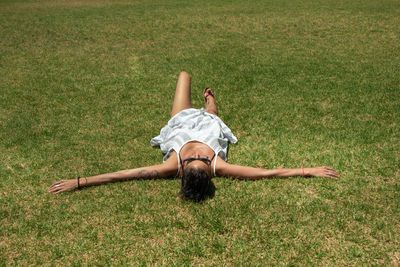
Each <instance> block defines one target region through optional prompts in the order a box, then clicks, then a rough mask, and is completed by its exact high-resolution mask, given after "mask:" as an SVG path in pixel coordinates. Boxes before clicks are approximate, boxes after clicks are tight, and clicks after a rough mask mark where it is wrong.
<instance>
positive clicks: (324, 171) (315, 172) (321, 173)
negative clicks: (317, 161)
mask: <svg viewBox="0 0 400 267" xmlns="http://www.w3.org/2000/svg"><path fill="white" fill-rule="evenodd" d="M304 169H305V170H306V168H304ZM306 176H315V177H331V178H339V176H340V175H339V173H338V172H337V171H336V170H335V169H334V168H331V167H327V166H322V167H315V168H309V169H308V170H306Z"/></svg>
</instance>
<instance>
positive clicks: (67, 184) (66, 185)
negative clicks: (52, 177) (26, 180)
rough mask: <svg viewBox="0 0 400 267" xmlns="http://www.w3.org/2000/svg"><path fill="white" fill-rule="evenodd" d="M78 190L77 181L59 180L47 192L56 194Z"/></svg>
mask: <svg viewBox="0 0 400 267" xmlns="http://www.w3.org/2000/svg"><path fill="white" fill-rule="evenodd" d="M76 188H78V181H77V179H70V180H61V181H58V182H55V183H54V184H52V185H51V186H50V187H49V189H48V190H47V191H48V192H49V193H53V194H58V193H61V192H66V191H72V190H75V189H76Z"/></svg>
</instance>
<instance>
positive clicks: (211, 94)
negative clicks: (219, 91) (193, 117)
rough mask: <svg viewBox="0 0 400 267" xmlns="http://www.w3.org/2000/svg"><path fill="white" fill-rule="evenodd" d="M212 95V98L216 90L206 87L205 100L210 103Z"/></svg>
mask: <svg viewBox="0 0 400 267" xmlns="http://www.w3.org/2000/svg"><path fill="white" fill-rule="evenodd" d="M209 96H211V97H212V98H214V97H215V96H214V92H213V91H212V90H211V88H209V87H207V88H206V89H204V91H203V97H204V102H206V103H208V99H207V98H208V97H209Z"/></svg>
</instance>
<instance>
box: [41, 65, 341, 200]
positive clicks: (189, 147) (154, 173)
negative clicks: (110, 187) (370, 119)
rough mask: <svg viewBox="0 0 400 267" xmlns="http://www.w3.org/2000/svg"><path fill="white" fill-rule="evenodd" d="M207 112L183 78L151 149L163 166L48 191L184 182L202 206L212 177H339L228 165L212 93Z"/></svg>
mask: <svg viewBox="0 0 400 267" xmlns="http://www.w3.org/2000/svg"><path fill="white" fill-rule="evenodd" d="M203 96H204V100H205V109H200V110H199V109H193V108H192V105H191V100H190V76H189V74H188V73H186V72H181V73H180V75H179V78H178V84H177V86H176V92H175V98H174V104H173V106H172V111H171V119H170V120H169V121H168V124H167V125H166V126H165V127H164V128H162V129H161V133H160V135H159V136H157V137H155V138H153V139H152V140H151V141H150V143H151V144H152V145H153V146H160V148H161V151H162V152H163V154H164V162H163V163H162V164H158V165H153V166H149V167H143V168H137V169H131V170H123V171H118V172H114V173H107V174H101V175H97V176H92V177H86V178H78V179H71V180H61V181H58V182H56V183H54V184H53V185H52V186H50V188H49V189H48V191H49V192H51V193H54V194H58V193H60V192H64V191H71V190H74V189H77V188H78V189H79V188H82V187H86V186H92V185H99V184H104V183H109V182H117V181H124V180H129V179H157V178H169V177H175V176H178V177H180V178H181V181H182V184H181V192H180V195H181V197H182V198H183V199H186V200H193V201H201V200H204V199H206V198H207V197H209V196H212V194H213V188H214V187H213V184H212V182H211V178H212V177H213V176H225V177H232V178H239V179H250V180H256V179H261V178H269V177H289V176H319V177H339V174H338V173H337V171H335V170H334V169H333V168H330V167H325V166H323V167H315V168H298V169H275V170H266V169H261V168H253V167H247V166H239V165H233V164H229V163H227V162H226V155H227V149H228V143H236V142H237V139H236V137H235V136H234V135H233V134H232V132H231V130H230V129H229V128H228V127H227V126H226V125H225V124H224V123H223V122H222V120H221V119H220V118H219V117H218V111H217V106H216V104H215V98H214V93H213V91H212V90H211V89H210V88H206V89H205V90H204V92H203Z"/></svg>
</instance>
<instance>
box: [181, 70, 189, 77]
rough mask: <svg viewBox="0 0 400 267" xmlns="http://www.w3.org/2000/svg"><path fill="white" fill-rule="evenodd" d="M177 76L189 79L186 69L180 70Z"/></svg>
mask: <svg viewBox="0 0 400 267" xmlns="http://www.w3.org/2000/svg"><path fill="white" fill-rule="evenodd" d="M179 78H184V79H190V75H189V73H187V72H186V71H181V73H179Z"/></svg>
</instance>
